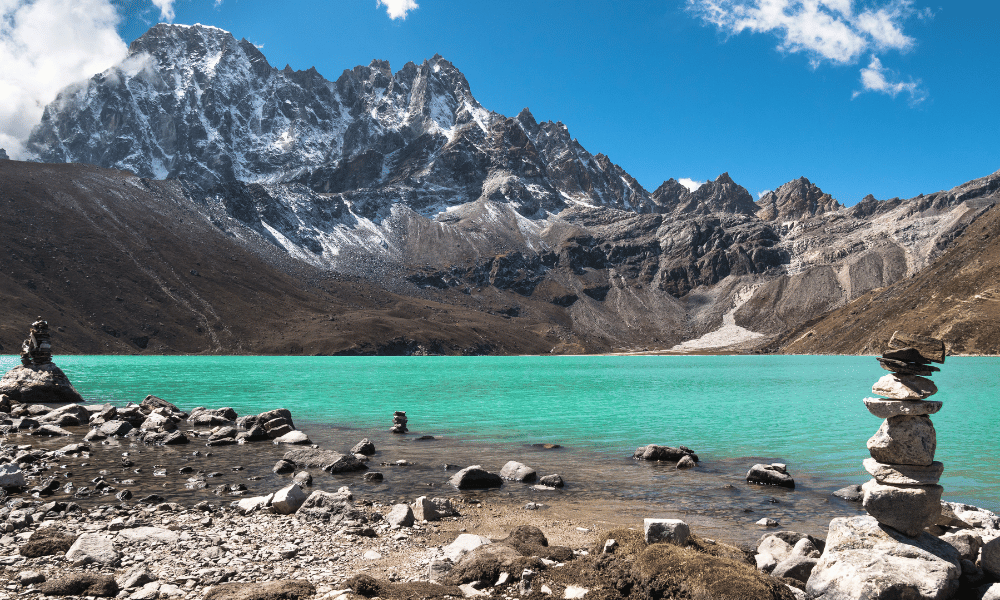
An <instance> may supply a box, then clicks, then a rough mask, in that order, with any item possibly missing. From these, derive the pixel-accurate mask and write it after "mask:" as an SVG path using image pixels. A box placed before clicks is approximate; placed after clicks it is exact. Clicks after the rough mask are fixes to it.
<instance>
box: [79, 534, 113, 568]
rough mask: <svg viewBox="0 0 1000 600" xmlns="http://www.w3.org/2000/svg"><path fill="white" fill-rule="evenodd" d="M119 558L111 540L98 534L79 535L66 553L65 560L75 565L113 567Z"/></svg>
mask: <svg viewBox="0 0 1000 600" xmlns="http://www.w3.org/2000/svg"><path fill="white" fill-rule="evenodd" d="M119 558H121V555H120V554H119V553H118V551H117V550H116V549H115V545H114V542H112V541H111V538H109V537H108V536H105V535H101V534H98V533H85V534H83V535H81V536H80V537H78V538H76V541H75V542H73V545H72V546H70V549H69V550H67V551H66V560H68V561H70V562H71V563H73V564H75V565H85V564H89V563H92V562H96V563H100V564H102V565H114V564H115V563H117V562H118V559H119Z"/></svg>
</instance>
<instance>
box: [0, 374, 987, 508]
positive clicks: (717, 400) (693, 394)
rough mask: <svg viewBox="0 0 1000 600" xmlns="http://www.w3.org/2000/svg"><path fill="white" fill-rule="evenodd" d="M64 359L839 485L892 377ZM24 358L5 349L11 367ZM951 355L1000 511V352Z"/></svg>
mask: <svg viewBox="0 0 1000 600" xmlns="http://www.w3.org/2000/svg"><path fill="white" fill-rule="evenodd" d="M56 363H57V364H58V365H59V366H60V367H61V368H62V369H63V370H64V371H65V372H66V373H67V375H68V376H69V377H70V379H71V381H73V383H74V385H75V386H76V388H77V390H78V391H79V392H80V393H81V394H82V395H83V396H84V398H86V399H87V400H88V401H94V402H111V403H114V404H119V405H120V404H124V403H126V402H129V401H133V402H139V401H141V400H142V398H144V397H145V396H146V395H147V394H154V395H157V396H160V397H162V398H164V399H167V400H169V401H171V402H173V403H174V404H176V405H178V406H179V407H180V408H182V409H184V410H190V409H191V408H194V407H196V406H206V407H210V408H216V407H222V406H230V407H233V408H234V409H235V410H236V411H237V412H238V413H239V414H241V415H242V414H250V413H259V412H262V411H264V410H269V409H272V408H279V407H282V408H288V409H289V410H291V411H292V414H293V416H294V418H295V421H296V424H297V425H298V427H299V428H300V429H303V430H306V431H307V432H308V433H309V434H310V436H314V433H315V434H316V435H319V434H318V433H316V432H318V430H328V431H330V432H341V433H342V432H354V433H357V435H361V434H365V435H367V434H368V432H385V431H386V430H387V429H388V428H389V426H390V425H391V420H392V413H393V411H395V410H404V411H406V412H407V416H408V418H409V428H410V430H411V431H412V432H414V433H415V434H417V435H420V434H431V435H435V436H441V437H443V438H447V439H450V440H452V441H458V442H461V444H463V446H464V447H466V448H470V447H476V448H481V449H482V450H481V451H482V452H487V451H488V450H487V449H489V448H497V449H501V450H502V451H503V452H506V453H507V454H510V451H509V450H506V449H510V448H523V447H526V446H528V445H530V444H533V443H546V442H547V443H555V444H560V445H562V446H563V447H564V448H565V449H566V451H567V452H569V453H570V454H571V455H572V456H573V457H575V458H574V460H575V461H576V462H577V463H586V462H590V463H593V464H600V463H601V462H602V461H606V462H605V464H607V465H609V466H610V467H611V468H612V469H617V468H619V467H618V466H619V465H622V468H624V465H627V463H625V462H624V460H625V459H627V458H628V457H630V456H631V453H632V451H633V450H634V449H635V448H636V447H637V446H641V445H645V444H649V443H657V444H663V445H681V444H683V445H685V446H688V447H690V448H692V449H694V450H695V451H696V452H697V453H698V455H699V456H700V458H701V460H702V461H704V462H705V463H706V464H707V465H709V466H710V467H711V465H713V464H715V465H717V469H718V470H719V471H720V472H724V475H725V476H727V477H730V478H733V479H738V478H739V476H740V473H745V469H746V468H749V466H750V465H751V464H753V462H754V458H756V457H760V458H763V459H768V460H776V461H781V462H785V463H787V464H788V468H789V471H790V472H791V474H792V475H793V476H795V477H796V480H797V481H799V480H800V479H801V480H802V481H805V482H807V485H808V486H810V487H811V488H813V489H815V490H818V491H821V492H823V493H824V494H826V495H828V490H833V489H836V488H838V487H841V486H843V485H847V484H849V483H862V482H864V481H865V480H867V479H868V478H869V477H868V475H867V474H866V473H865V471H864V469H863V468H862V466H861V461H862V460H863V459H864V458H866V457H867V456H868V452H867V450H866V448H865V442H866V441H867V439H868V438H869V437H870V436H871V435H872V434H873V433H874V432H875V431H876V430H877V429H878V427H879V424H880V420H879V419H877V418H876V417H874V416H872V415H871V414H869V413H868V411H867V410H866V409H865V407H864V404H863V403H862V399H863V398H865V397H866V396H870V395H872V394H871V386H872V384H873V383H874V382H875V381H876V380H877V379H878V378H879V377H881V376H883V375H885V374H886V371H883V370H882V369H881V368H879V366H878V363H877V362H876V361H875V359H874V358H872V357H844V356H832V357H831V356H586V357H214V356H197V357H191V356H169V357H149V356H133V357H121V356H57V357H56ZM15 364H17V358H16V357H13V356H5V357H0V368H2V369H3V370H4V371H6V370H7V369H9V368H11V367H12V366H14V365H15ZM941 367H942V370H941V372H940V373H938V374H936V375H935V376H934V378H933V380H934V382H935V383H936V384H937V386H938V387H939V389H940V391H939V393H938V394H937V395H936V396H935V397H934V399H936V400H943V401H944V408H943V409H942V411H941V412H940V413H938V414H937V415H934V416H933V417H932V419H933V421H934V424H935V427H936V428H937V432H938V449H937V460H940V461H942V462H943V463H944V464H945V473H944V477H943V478H942V481H941V484H942V485H943V486H944V487H945V499H947V500H952V501H962V502H969V503H972V504H976V505H979V506H983V507H986V508H989V509H991V510H997V509H1000V501H998V498H997V491H998V490H1000V460H998V457H1000V436H998V435H997V417H996V416H995V413H994V412H993V411H994V406H995V402H996V397H997V391H996V384H997V382H998V381H1000V359H998V358H995V357H950V358H948V360H947V363H946V364H944V365H941ZM330 435H334V433H331V434H330ZM337 435H340V434H337ZM357 435H355V436H354V437H357ZM314 439H315V437H314ZM352 439H353V438H352ZM355 441H356V440H355ZM351 443H353V441H352V442H351ZM484 460H486V459H484ZM484 464H485V463H484ZM500 464H502V462H501V463H500ZM730 471H731V473H730ZM595 472H598V473H599V471H595ZM593 476H594V477H596V478H598V479H599V478H600V477H601V476H600V475H593ZM649 485H655V484H649ZM637 493H652V491H650V490H647V491H646V492H641V491H640V492H637Z"/></svg>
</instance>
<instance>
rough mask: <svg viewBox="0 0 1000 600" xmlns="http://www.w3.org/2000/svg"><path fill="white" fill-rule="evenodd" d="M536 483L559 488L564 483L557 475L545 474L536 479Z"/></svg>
mask: <svg viewBox="0 0 1000 600" xmlns="http://www.w3.org/2000/svg"><path fill="white" fill-rule="evenodd" d="M538 485H544V486H545V487H550V488H561V487H563V486H564V485H566V484H565V482H563V478H562V477H560V476H559V475H546V476H545V477H542V478H540V479H539V480H538Z"/></svg>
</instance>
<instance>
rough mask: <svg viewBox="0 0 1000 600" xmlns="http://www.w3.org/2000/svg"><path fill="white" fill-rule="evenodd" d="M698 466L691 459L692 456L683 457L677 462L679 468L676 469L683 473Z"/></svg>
mask: <svg viewBox="0 0 1000 600" xmlns="http://www.w3.org/2000/svg"><path fill="white" fill-rule="evenodd" d="M696 466H698V465H697V463H695V462H694V459H693V458H691V457H690V456H683V457H681V459H680V460H679V461H677V466H676V467H675V468H677V469H679V470H682V471H683V470H687V469H693V468H695V467H696Z"/></svg>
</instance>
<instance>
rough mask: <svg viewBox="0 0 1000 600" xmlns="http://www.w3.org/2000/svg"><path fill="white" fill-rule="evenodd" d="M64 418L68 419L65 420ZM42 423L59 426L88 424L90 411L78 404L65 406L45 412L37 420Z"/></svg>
mask: <svg viewBox="0 0 1000 600" xmlns="http://www.w3.org/2000/svg"><path fill="white" fill-rule="evenodd" d="M65 417H69V420H66V419H65ZM38 420H39V421H41V422H44V423H55V424H56V425H60V426H64V427H65V426H74V425H82V424H84V423H89V422H90V411H88V410H87V409H86V408H84V407H83V406H81V405H80V404H67V405H66V406H60V407H59V408H56V409H54V410H51V411H49V412H47V413H46V414H45V415H44V416H42V417H40V418H39V419H38Z"/></svg>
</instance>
